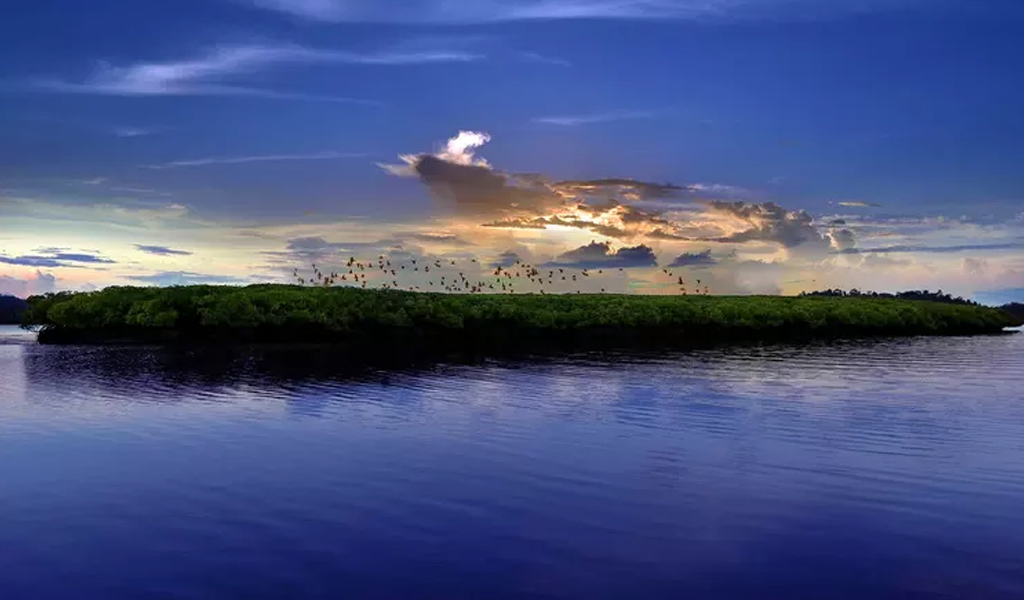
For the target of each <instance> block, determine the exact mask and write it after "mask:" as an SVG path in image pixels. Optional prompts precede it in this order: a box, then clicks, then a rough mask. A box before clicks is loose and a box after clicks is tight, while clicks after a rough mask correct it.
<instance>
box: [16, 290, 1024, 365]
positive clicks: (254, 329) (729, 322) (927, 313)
mask: <svg viewBox="0 0 1024 600" xmlns="http://www.w3.org/2000/svg"><path fill="white" fill-rule="evenodd" d="M1019 321H1020V320H1019V319H1014V318H1012V317H1011V316H1010V315H1009V314H1008V313H1006V312H1004V311H1001V310H998V309H991V308H984V307H978V306H967V305H959V304H941V303H932V302H914V301H906V300H894V299H886V298H819V297H805V298H786V297H764V296H755V297H725V296H691V297H681V296H635V295H628V296H627V295H608V294H592V295H587V294H583V295H575V294H574V295H557V296H556V295H547V296H541V295H515V296H508V295H457V294H428V293H415V292H401V291H394V290H361V289H353V288H344V287H343V288H329V287H328V288H324V287H320V288H308V287H307V288H304V287H299V286H286V285H255V286H249V287H244V288H242V287H217V286H192V287H173V288H131V287H116V288H108V289H105V290H102V291H98V292H88V293H61V294H49V295H46V296H36V297H33V298H30V299H29V310H28V312H27V313H26V316H25V323H26V324H27V325H35V326H40V327H41V328H42V329H41V331H40V338H39V339H40V341H41V342H44V343H46V342H52V343H61V342H90V341H97V342H107V341H174V340H179V341H185V340H187V341H195V340H222V341H287V342H305V341H316V342H319V341H334V342H342V343H352V344H359V345H360V347H365V348H369V349H378V350H383V351H391V350H393V349H395V348H398V347H407V346H408V345H409V344H411V345H413V346H419V347H428V346H429V347H438V348H442V347H454V348H457V347H465V346H473V347H477V346H490V345H507V344H515V345H520V344H523V345H527V346H543V345H551V344H561V343H578V342H584V343H586V344H596V343H614V344H627V345H639V344H654V345H686V344H693V343H707V342H716V341H720V340H728V339H750V340H760V339H768V338H775V339H778V338H783V339H789V338H800V337H851V336H870V335H921V334H924V335H927V334H934V335H942V334H972V333H986V332H996V331H1000V330H1001V329H1002V328H1003V327H1007V326H1013V325H1017V324H1019Z"/></svg>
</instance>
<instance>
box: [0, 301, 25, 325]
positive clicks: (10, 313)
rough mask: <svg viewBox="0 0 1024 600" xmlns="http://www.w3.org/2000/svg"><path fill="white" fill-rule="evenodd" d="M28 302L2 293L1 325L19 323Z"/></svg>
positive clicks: (0, 304) (0, 305)
mask: <svg viewBox="0 0 1024 600" xmlns="http://www.w3.org/2000/svg"><path fill="white" fill-rule="evenodd" d="M26 308H28V304H27V303H26V302H25V301H24V300H22V299H21V298H15V297H14V296H2V295H0V325H17V324H19V323H21V318H22V315H23V314H24V313H25V309H26Z"/></svg>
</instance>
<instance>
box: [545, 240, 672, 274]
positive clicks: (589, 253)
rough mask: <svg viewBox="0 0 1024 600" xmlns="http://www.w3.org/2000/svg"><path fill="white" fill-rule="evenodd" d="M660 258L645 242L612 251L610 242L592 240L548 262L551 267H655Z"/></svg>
mask: <svg viewBox="0 0 1024 600" xmlns="http://www.w3.org/2000/svg"><path fill="white" fill-rule="evenodd" d="M657 265H658V258H657V257H656V256H655V255H654V250H652V249H651V248H650V247H649V246H645V245H643V244H641V245H639V246H633V247H629V248H619V249H618V250H616V251H612V247H611V244H610V243H607V242H605V243H599V242H591V243H589V244H587V245H586V246H580V247H579V248H576V249H575V250H570V251H568V252H566V253H564V254H562V255H560V256H559V257H558V258H556V259H555V260H553V261H551V262H549V263H547V265H545V266H550V267H573V268H577V269H612V268H616V267H621V268H624V269H625V268H635V267H655V266H657Z"/></svg>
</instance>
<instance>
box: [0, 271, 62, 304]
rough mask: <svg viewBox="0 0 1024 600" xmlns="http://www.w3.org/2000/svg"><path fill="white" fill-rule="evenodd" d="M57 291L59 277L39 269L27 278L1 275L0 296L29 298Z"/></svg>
mask: <svg viewBox="0 0 1024 600" xmlns="http://www.w3.org/2000/svg"><path fill="white" fill-rule="evenodd" d="M56 290H57V277H56V276H54V275H53V274H51V273H44V272H43V271H40V270H39V269H36V272H35V273H33V274H32V275H30V276H29V277H26V278H20V277H12V276H10V275H0V294H6V295H9V296H17V297H19V298H27V297H29V296H33V295H36V294H48V293H50V292H54V291H56Z"/></svg>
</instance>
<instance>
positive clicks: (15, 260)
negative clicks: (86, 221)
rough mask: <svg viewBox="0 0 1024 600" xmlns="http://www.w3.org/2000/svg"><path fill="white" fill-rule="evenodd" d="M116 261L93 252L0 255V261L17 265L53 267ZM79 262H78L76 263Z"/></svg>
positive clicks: (102, 263) (113, 262) (110, 263)
mask: <svg viewBox="0 0 1024 600" xmlns="http://www.w3.org/2000/svg"><path fill="white" fill-rule="evenodd" d="M40 250H62V249H58V248H45V249H40ZM116 262H117V261H114V260H111V259H109V258H104V257H102V256H98V255H95V254H87V253H84V252H63V251H61V252H45V253H42V252H41V253H39V254H23V255H20V256H3V255H0V263H3V264H8V265H17V266H21V267H36V268H55V267H80V266H81V264H89V265H112V264H115V263H116ZM76 263H80V264H76Z"/></svg>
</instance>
